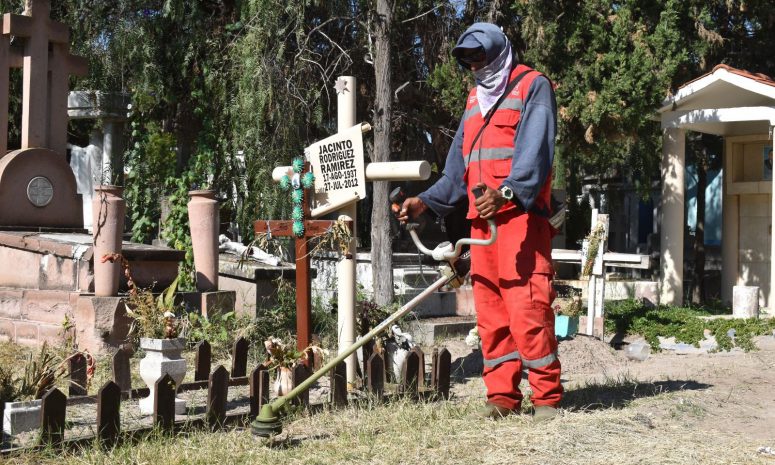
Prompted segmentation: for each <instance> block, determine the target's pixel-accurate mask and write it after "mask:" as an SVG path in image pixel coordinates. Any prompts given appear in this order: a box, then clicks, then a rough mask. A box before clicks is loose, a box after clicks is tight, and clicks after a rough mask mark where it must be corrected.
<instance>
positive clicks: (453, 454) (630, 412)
mask: <svg viewBox="0 0 775 465" xmlns="http://www.w3.org/2000/svg"><path fill="white" fill-rule="evenodd" d="M617 383H621V384H620V385H617ZM629 383H630V382H629V381H627V380H624V381H609V382H606V383H603V384H599V385H585V386H583V387H580V388H579V389H585V390H586V392H587V393H591V392H595V391H598V392H603V391H606V390H609V389H619V390H621V391H622V392H630V389H631V388H632V386H631V385H630V384H629ZM649 389H650V388H649ZM572 392H574V390H571V391H570V392H569V394H571V393H572ZM633 392H634V394H633V395H631V396H630V398H631V400H630V401H628V402H624V403H620V404H615V405H610V406H603V405H601V406H600V408H598V409H597V410H586V411H583V410H575V411H571V410H565V411H563V415H562V416H561V417H560V418H558V419H557V420H555V421H553V422H550V423H547V424H533V423H532V422H531V420H530V417H529V416H524V415H523V416H515V417H510V418H506V419H503V420H500V421H497V422H494V421H491V420H470V419H467V418H466V415H467V413H468V412H469V411H472V410H473V409H474V408H475V407H476V406H478V405H479V403H480V402H481V401H482V399H481V398H472V399H470V400H465V401H461V400H458V401H450V402H440V403H420V404H416V403H412V402H408V401H397V402H393V403H390V404H387V405H379V406H373V405H368V404H367V403H364V404H362V405H358V406H351V407H349V408H347V409H345V410H340V411H333V412H322V413H318V414H316V415H313V416H308V415H303V416H300V417H297V418H294V419H291V420H290V421H289V422H287V424H286V427H285V431H284V432H283V433H282V434H281V435H279V436H277V437H276V438H275V439H274V440H272V441H266V440H261V439H257V438H255V437H253V436H252V435H251V434H250V432H249V431H248V430H245V429H237V430H231V431H228V432H223V433H207V432H193V433H188V434H184V435H179V436H176V437H174V438H165V437H159V436H156V437H151V438H148V439H146V440H143V441H140V442H137V443H133V444H124V445H122V446H120V447H118V448H116V449H114V450H110V451H107V452H102V451H99V450H97V449H93V448H90V449H86V450H83V451H80V452H75V453H69V454H67V455H65V456H58V455H56V454H52V453H37V454H27V455H24V456H18V457H14V458H10V459H9V460H8V461H7V463H9V464H25V465H26V464H33V463H41V464H57V465H63V464H114V463H127V464H129V463H131V464H146V463H147V464H157V463H160V464H165V465H167V464H208V465H209V464H218V463H221V464H229V465H231V464H242V463H245V464H247V463H249V464H272V465H277V464H346V463H352V464H365V463H369V464H466V465H469V464H505V463H520V464H522V463H524V464H636V463H637V464H676V465H678V464H680V465H687V464H756V463H762V464H771V463H773V462H772V461H771V460H768V459H767V458H766V457H765V456H762V455H757V453H756V448H757V447H758V446H761V445H762V444H755V443H753V442H751V441H748V440H746V439H743V438H734V437H729V436H728V435H723V434H720V433H714V432H712V431H700V430H697V429H696V428H693V427H692V420H693V415H695V414H697V412H696V411H695V410H697V411H702V410H703V409H704V408H705V407H704V406H703V402H704V397H703V396H704V395H705V394H704V392H703V391H702V390H697V391H674V392H662V393H658V392H649V393H644V394H643V396H639V395H638V394H637V388H636V391H633ZM585 395H586V394H585ZM624 397H627V396H624ZM687 406H689V409H688V410H687V408H686V407H687Z"/></svg>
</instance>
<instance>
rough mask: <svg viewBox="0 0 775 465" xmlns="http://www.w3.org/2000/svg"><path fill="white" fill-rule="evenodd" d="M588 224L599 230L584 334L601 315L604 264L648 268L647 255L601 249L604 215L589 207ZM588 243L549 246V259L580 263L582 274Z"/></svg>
mask: <svg viewBox="0 0 775 465" xmlns="http://www.w3.org/2000/svg"><path fill="white" fill-rule="evenodd" d="M591 225H592V227H591V230H592V231H595V230H596V229H599V228H602V233H601V234H600V235H599V242H598V248H597V254H596V255H595V257H594V262H593V264H592V270H591V273H590V274H589V276H588V278H589V285H588V287H587V299H588V300H587V302H588V303H587V328H586V331H587V332H586V334H587V335H590V336H591V335H593V332H594V331H593V329H594V324H595V318H602V317H603V308H604V307H603V301H604V297H605V295H604V294H605V267H607V266H610V267H622V268H640V269H648V268H649V267H650V263H649V256H648V255H640V254H626V253H617V252H606V251H605V249H606V244H607V240H608V215H604V214H598V213H597V209H593V210H592V222H591ZM589 245H590V244H589V241H588V240H585V241H584V243H583V244H582V246H581V250H565V249H552V260H554V261H557V262H562V263H580V264H581V268H582V273H583V272H584V268H585V265H587V264H588V259H587V253H588V250H589ZM585 278H586V277H585V276H582V279H585ZM602 336H603V335H602V334H600V337H602Z"/></svg>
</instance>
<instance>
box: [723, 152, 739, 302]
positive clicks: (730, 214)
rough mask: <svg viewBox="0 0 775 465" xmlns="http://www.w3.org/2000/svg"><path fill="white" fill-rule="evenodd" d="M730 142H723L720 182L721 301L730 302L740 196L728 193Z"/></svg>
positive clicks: (736, 265)
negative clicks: (722, 169) (721, 195)
mask: <svg viewBox="0 0 775 465" xmlns="http://www.w3.org/2000/svg"><path fill="white" fill-rule="evenodd" d="M732 147H733V145H732V142H725V144H724V174H723V176H724V182H723V183H722V191H723V202H722V212H721V214H722V222H721V301H722V302H732V297H733V296H732V288H733V287H734V286H735V285H736V284H737V273H738V268H739V253H738V248H739V242H740V241H739V234H740V225H739V223H740V196H738V195H729V194H728V192H729V189H728V186H729V183H731V182H735V178H734V157H735V152H734V150H733V149H732Z"/></svg>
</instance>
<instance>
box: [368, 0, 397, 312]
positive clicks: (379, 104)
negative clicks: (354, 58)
mask: <svg viewBox="0 0 775 465" xmlns="http://www.w3.org/2000/svg"><path fill="white" fill-rule="evenodd" d="M392 16H393V0H377V14H376V24H375V26H376V27H375V28H374V30H375V37H374V45H375V56H374V76H375V78H376V88H375V110H376V111H375V117H374V152H373V153H374V160H373V161H375V162H386V161H390V120H391V118H392V113H393V111H392V82H391V78H390V68H391V59H390V58H391V56H390V23H391V21H392V19H393V18H392ZM373 188H374V190H373V197H372V204H373V207H372V210H371V263H372V270H373V278H374V301H375V302H376V303H377V304H378V305H387V304H390V303H392V302H393V250H392V249H393V247H392V238H391V237H390V217H389V215H390V212H389V208H388V191H389V189H390V183H389V182H387V181H379V182H375V183H374V185H373Z"/></svg>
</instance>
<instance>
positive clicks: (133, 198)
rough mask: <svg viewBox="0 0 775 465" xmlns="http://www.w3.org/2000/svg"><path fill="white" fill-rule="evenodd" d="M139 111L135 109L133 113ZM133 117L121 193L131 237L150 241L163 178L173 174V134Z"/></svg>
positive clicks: (158, 210)
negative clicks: (130, 227)
mask: <svg viewBox="0 0 775 465" xmlns="http://www.w3.org/2000/svg"><path fill="white" fill-rule="evenodd" d="M135 114H139V113H137V112H136V113H135ZM138 119H139V118H135V119H133V121H132V122H131V124H130V126H131V128H132V132H131V139H130V148H129V150H128V151H127V152H126V155H125V158H126V160H125V166H126V167H127V168H128V170H129V173H128V174H127V175H126V180H125V182H126V189H125V190H124V192H125V197H126V200H127V209H128V211H129V212H130V213H129V218H130V220H131V224H132V240H134V241H137V242H150V240H151V238H152V236H153V235H154V233H155V232H156V229H157V227H158V221H159V218H160V216H161V205H160V202H159V201H160V199H161V198H162V197H163V196H164V195H165V194H166V191H165V186H166V184H167V182H168V181H167V180H168V179H170V178H173V177H174V175H175V165H176V153H175V145H176V142H175V138H174V136H173V135H172V134H170V133H168V132H164V131H162V130H161V128H160V127H159V125H158V124H157V123H156V122H154V121H150V122H148V123H147V124H144V123H143V122H142V121H139V120H138Z"/></svg>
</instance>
